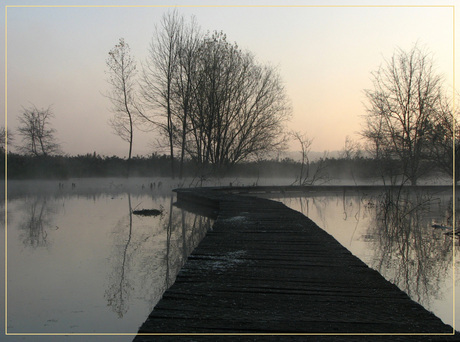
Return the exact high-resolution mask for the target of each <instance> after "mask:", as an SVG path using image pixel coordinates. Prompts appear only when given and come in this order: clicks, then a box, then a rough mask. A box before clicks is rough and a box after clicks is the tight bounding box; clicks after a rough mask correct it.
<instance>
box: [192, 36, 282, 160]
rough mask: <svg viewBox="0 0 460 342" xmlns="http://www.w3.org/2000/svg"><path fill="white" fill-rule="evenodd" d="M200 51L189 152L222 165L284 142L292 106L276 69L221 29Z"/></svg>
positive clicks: (270, 149) (273, 148)
mask: <svg viewBox="0 0 460 342" xmlns="http://www.w3.org/2000/svg"><path fill="white" fill-rule="evenodd" d="M199 54H200V55H199V58H200V60H199V65H198V69H197V70H198V71H197V77H196V83H195V84H196V86H195V97H194V100H195V101H194V106H195V107H194V110H193V112H192V113H191V115H190V121H189V122H190V125H189V127H190V129H189V131H190V135H191V139H190V140H189V144H188V145H187V152H188V153H189V155H190V156H191V157H192V158H193V159H194V160H196V161H197V162H198V163H200V164H204V165H207V164H212V165H214V166H215V167H218V168H219V167H226V166H231V165H233V164H235V163H238V162H240V161H241V160H244V159H247V158H249V157H251V156H256V155H260V154H261V153H262V152H266V151H273V150H275V149H276V148H279V147H280V146H282V145H283V143H284V142H285V140H284V139H283V138H284V135H283V129H284V127H283V123H284V121H285V120H286V119H287V118H288V117H289V115H290V110H291V108H290V105H289V101H288V99H287V97H286V93H285V90H284V87H283V85H282V82H281V79H280V76H279V74H278V73H277V71H276V69H274V68H272V67H269V66H261V65H258V64H257V63H256V62H255V59H254V57H253V56H252V54H250V53H249V52H243V51H241V50H240V49H239V48H238V46H237V45H236V44H230V43H228V42H227V40H226V36H225V34H223V33H222V32H219V33H218V32H214V33H213V34H212V35H208V36H206V37H205V38H204V39H203V41H202V44H201V46H200V49H199Z"/></svg>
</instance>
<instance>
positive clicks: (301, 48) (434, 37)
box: [0, 0, 460, 156]
mask: <svg viewBox="0 0 460 342" xmlns="http://www.w3.org/2000/svg"><path fill="white" fill-rule="evenodd" d="M168 3H170V2H160V1H137V2H132V1H129V2H128V1H115V0H114V1H80V0H75V1H46V2H45V1H19V0H17V1H14V0H6V1H4V2H3V3H2V4H3V7H2V11H3V16H2V17H3V21H4V24H5V20H7V25H6V26H5V25H3V27H5V29H6V30H7V35H3V38H2V39H3V40H2V44H1V46H2V48H3V49H4V50H5V37H6V39H7V45H6V52H7V53H6V54H5V51H3V52H4V53H2V54H1V56H2V58H4V59H5V56H6V57H7V69H6V70H7V106H6V109H7V119H8V122H7V123H8V129H9V130H13V133H14V130H16V128H17V126H18V122H17V116H18V115H19V114H20V112H21V108H22V106H24V107H28V106H30V104H32V103H33V104H35V105H36V106H37V107H48V106H49V105H52V108H53V111H54V113H55V116H56V118H55V120H54V128H56V130H57V138H58V140H59V141H60V142H61V143H62V148H63V150H64V152H65V153H68V154H71V155H75V154H86V153H92V152H93V151H96V152H97V153H99V154H101V155H113V154H116V155H119V156H126V155H127V144H126V143H125V142H124V141H122V140H121V139H120V138H119V137H118V136H116V135H114V134H113V133H112V130H111V127H110V126H109V125H108V123H107V122H108V120H109V118H110V117H111V115H112V114H111V112H110V111H109V108H110V103H109V101H108V99H107V98H105V97H104V96H103V95H102V94H103V93H104V92H105V91H106V90H107V89H108V85H107V83H106V81H105V79H106V75H105V73H104V71H105V70H106V65H105V60H106V58H107V54H108V51H109V50H110V49H111V48H112V47H113V46H114V45H115V44H117V42H118V40H119V38H121V37H123V38H124V39H125V41H126V42H127V43H128V44H129V45H130V47H131V50H132V54H133V55H134V57H135V58H136V60H137V62H138V64H139V65H140V64H141V63H143V62H145V59H146V55H147V50H148V46H149V43H150V41H151V39H152V36H153V32H154V28H155V25H156V24H158V23H159V22H160V20H161V17H162V15H163V14H164V13H166V12H167V11H171V10H172V8H168V7H14V6H18V5H40V4H43V5H92V6H94V5H101V6H109V5H113V6H117V5H133V4H136V5H139V6H142V5H145V6H153V5H165V4H168ZM192 3H193V4H194V5H209V4H212V5H234V6H235V7H179V8H178V11H179V14H182V15H184V16H185V17H187V18H189V17H190V16H192V15H194V16H195V17H196V20H197V22H198V24H199V25H200V26H201V28H202V29H203V30H204V31H208V30H209V31H214V30H218V31H221V30H222V31H224V32H225V33H226V34H227V38H228V40H229V41H231V42H233V41H235V42H236V43H238V45H239V46H240V47H241V48H242V49H245V50H250V51H251V52H253V53H254V54H255V56H256V57H257V59H258V60H259V61H260V62H262V63H265V64H271V65H274V66H277V67H278V70H279V72H280V75H281V77H282V79H283V81H284V84H285V87H286V89H287V94H288V96H289V98H290V100H291V103H292V107H293V115H292V118H291V120H290V122H289V123H288V128H289V129H293V130H297V131H302V132H307V133H308V135H309V136H310V137H312V138H314V143H313V147H312V149H313V150H315V151H323V150H329V151H333V150H340V149H342V148H343V145H344V142H345V137H346V136H347V135H348V136H350V137H352V138H353V139H359V134H357V133H358V132H359V131H360V129H361V125H362V123H363V119H362V117H361V116H362V115H364V114H365V106H364V103H365V101H366V99H365V97H364V92H363V90H364V89H366V88H370V87H371V86H372V82H371V78H370V76H371V72H372V71H375V70H376V69H377V68H378V67H379V65H381V64H382V63H383V62H384V59H385V58H390V57H391V56H392V54H393V52H394V50H395V49H396V48H397V47H400V48H402V49H405V50H409V49H410V48H412V47H413V45H414V44H415V43H416V42H417V43H418V44H419V46H421V47H423V48H425V49H426V50H428V51H430V52H431V53H432V56H433V59H434V60H435V64H436V66H437V72H439V73H440V74H442V75H443V76H444V81H445V85H446V91H449V92H452V89H453V86H454V39H455V37H454V33H455V31H457V37H459V36H460V35H459V34H458V27H459V26H460V24H458V23H456V24H455V28H454V12H456V13H455V14H457V18H460V15H458V9H457V7H460V6H457V5H460V3H459V1H431V2H430V1H406V2H404V3H403V2H401V1H393V2H390V1H354V2H352V1H335V2H332V1H329V2H328V1H308V0H305V1H290V2H288V1H252V2H248V1H241V2H235V1H226V2H225V1H218V2H216V1H208V2H204V1H196V2H192V1H180V0H177V1H175V2H174V4H175V5H179V6H180V5H191V4H192ZM238 4H244V5H246V6H247V5H254V6H255V5H268V6H266V7H238V6H237V5H238ZM286 5H293V7H282V6H286ZM309 5H310V6H312V5H313V6H314V5H321V6H323V7H302V6H309ZM326 5H350V6H352V5H353V6H352V7H328V6H326ZM359 5H367V6H369V5H373V6H377V7H360V6H359ZM392 5H408V7H397V6H392ZM429 5H432V6H429ZM5 6H8V7H7V8H6V7H5ZM454 6H456V7H454ZM5 11H7V13H6V15H5ZM457 21H458V20H457ZM457 55H458V54H457ZM457 64H458V63H457ZM458 69H459V67H458V66H457V68H456V70H457V72H456V73H457V77H456V79H457V80H458V79H459V77H458ZM2 75H3V79H5V69H4V70H3V71H2ZM457 88H458V87H457ZM0 101H3V103H2V105H3V106H2V108H5V84H3V85H2V97H1V100H0ZM15 138H16V139H15V142H16V143H18V142H19V140H20V139H19V137H18V136H17V135H15ZM155 140H156V137H155V136H154V135H152V134H151V133H150V134H146V133H139V134H138V135H137V138H136V137H135V140H134V155H136V154H139V155H146V154H149V153H151V152H153V151H155V146H154V145H152V144H154V142H155ZM295 148H296V147H295V146H294V145H293V146H291V149H293V150H295ZM13 150H14V148H13Z"/></svg>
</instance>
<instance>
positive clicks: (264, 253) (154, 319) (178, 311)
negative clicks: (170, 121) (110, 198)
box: [134, 188, 460, 342]
mask: <svg viewBox="0 0 460 342" xmlns="http://www.w3.org/2000/svg"><path fill="white" fill-rule="evenodd" d="M176 192H177V199H178V202H179V203H184V202H191V203H194V204H195V205H199V206H200V207H202V208H203V207H205V208H208V209H209V210H210V211H211V212H213V213H214V215H215V222H214V225H213V228H212V230H211V231H209V232H208V233H207V235H206V236H205V238H204V239H203V240H202V241H201V242H200V244H199V245H198V247H197V248H196V249H195V250H194V251H193V252H192V254H191V255H190V256H189V258H188V260H187V262H186V264H185V265H184V267H183V268H182V269H181V271H180V272H179V274H178V276H177V279H176V282H175V283H174V284H173V285H172V286H171V287H170V288H169V289H168V290H167V291H166V292H165V293H164V295H163V298H162V299H161V300H160V301H159V302H158V304H157V305H156V306H155V308H154V310H153V311H152V313H151V314H150V315H149V317H148V318H147V320H146V321H145V323H144V324H142V326H141V327H140V329H139V331H138V335H137V336H136V337H135V339H134V341H136V342H141V341H157V340H160V341H169V340H171V341H178V340H180V341H202V340H206V341H208V340H209V341H214V340H228V341H234V340H237V341H259V340H264V341H265V340H270V341H271V340H274V341H285V340H302V341H304V340H308V341H342V340H344V341H381V340H382V341H457V340H460V339H459V336H458V335H455V334H454V330H453V328H452V327H451V326H449V325H446V324H444V323H443V322H442V321H441V320H440V319H439V318H438V317H436V316H435V315H434V314H432V313H430V312H428V311H427V310H426V309H424V308H423V307H422V306H421V305H419V304H417V303H416V302H414V301H413V300H411V299H410V298H409V297H408V296H407V295H406V294H405V293H404V292H402V291H401V290H399V288H398V287H396V286H395V285H393V284H391V283H390V282H388V281H386V280H385V279H384V278H383V277H382V276H381V275H380V274H379V273H378V272H377V271H374V270H372V269H371V268H369V267H368V266H367V265H366V264H364V263H363V262H362V261H361V260H359V259H358V258H357V257H355V256H353V255H352V254H351V253H350V252H349V251H348V250H347V249H346V248H344V247H343V246H342V245H340V244H339V243H338V242H337V241H336V240H335V239H334V238H333V237H332V236H330V235H329V234H328V233H326V232H325V231H323V230H322V229H320V228H319V227H318V226H317V225H316V224H315V223H314V222H313V221H311V220H310V219H308V218H307V217H305V216H304V215H302V214H301V213H299V212H297V211H294V210H292V209H289V208H288V207H286V206H285V205H283V204H282V203H279V202H276V201H272V200H268V199H263V198H255V197H250V196H241V195H236V194H232V193H230V192H229V191H223V190H221V189H213V188H208V189H206V188H205V189H203V188H201V189H179V190H176Z"/></svg>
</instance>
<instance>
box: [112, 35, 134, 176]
mask: <svg viewBox="0 0 460 342" xmlns="http://www.w3.org/2000/svg"><path fill="white" fill-rule="evenodd" d="M106 64H107V68H108V75H109V78H108V79H107V82H108V83H109V84H110V85H111V91H110V92H108V93H107V94H106V96H107V97H108V98H109V99H110V101H111V102H112V105H113V107H112V112H113V113H114V117H113V118H112V119H111V120H110V125H111V126H112V128H113V130H114V132H115V133H116V134H117V135H118V136H119V137H120V138H122V139H123V140H125V141H127V142H128V143H129V153H128V175H129V166H130V161H131V156H132V150H133V135H134V123H135V121H136V118H137V117H139V113H140V110H139V103H138V101H137V99H136V90H135V85H136V62H135V60H134V58H133V57H132V56H131V51H130V48H129V45H128V44H127V43H126V42H125V41H124V39H123V38H120V41H119V43H118V44H117V45H115V47H114V48H113V49H112V50H110V51H109V57H108V58H107V61H106Z"/></svg>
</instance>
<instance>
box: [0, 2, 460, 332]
mask: <svg viewBox="0 0 460 342" xmlns="http://www.w3.org/2000/svg"><path fill="white" fill-rule="evenodd" d="M8 8H452V10H453V15H452V20H453V89H454V94H455V5H5V335H12V336H13V335H14V336H30V335H32V336H53V335H54V336H63V335H75V336H78V335H81V336H83V335H84V336H98V335H105V336H118V335H142V336H148V335H152V336H157V335H177V336H183V335H187V336H190V335H198V336H200V335H211V336H214V335H219V336H221V335H225V336H234V335H235V336H238V335H257V336H258V335H261V336H263V335H280V336H288V335H295V336H303V335H314V336H353V335H356V336H361V335H362V336H406V335H407V336H445V335H449V336H450V335H454V334H455V248H454V247H455V239H453V252H452V257H453V324H452V326H453V332H452V333H355V334H353V333H337V334H335V333H288V334H282V333H279V334H276V333H275V334H273V333H266V334H264V333H262V334H258V333H215V334H212V333H210V334H207V333H203V334H200V333H8V325H7V313H8V310H7V307H8V305H7V302H8V296H7V293H8V292H7V287H8V284H7V278H8V267H7V266H8V254H7V249H8V244H7V237H8V225H7V206H8V191H7V188H8V182H7V179H8V177H7V174H8V169H7V165H8V164H7V163H8V158H7V155H8V145H7V140H8V139H7V136H8V134H7V122H8V120H7V117H8V111H7V108H8V106H7V102H8V98H7V94H8V86H7V84H8V82H7V65H8V63H7V29H8V24H7V20H8V15H7V13H8ZM454 110H455V101H454V104H453V111H454ZM453 115H455V112H453ZM453 141H454V144H455V125H454V137H453ZM453 153H454V158H453V160H454V163H453V164H454V165H453V167H454V175H453V176H454V181H453V198H454V199H455V145H454V151H453ZM453 220H454V221H453V233H454V236H455V201H453Z"/></svg>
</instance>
